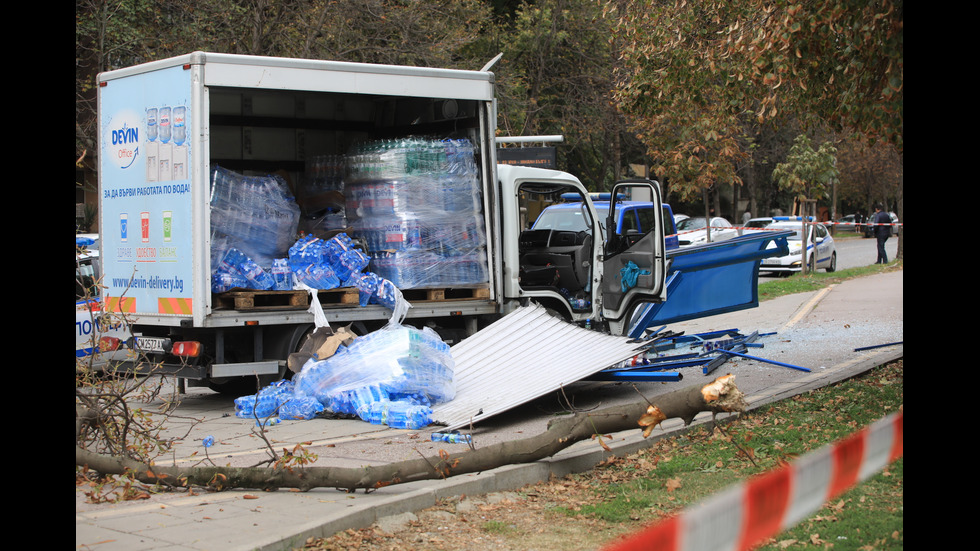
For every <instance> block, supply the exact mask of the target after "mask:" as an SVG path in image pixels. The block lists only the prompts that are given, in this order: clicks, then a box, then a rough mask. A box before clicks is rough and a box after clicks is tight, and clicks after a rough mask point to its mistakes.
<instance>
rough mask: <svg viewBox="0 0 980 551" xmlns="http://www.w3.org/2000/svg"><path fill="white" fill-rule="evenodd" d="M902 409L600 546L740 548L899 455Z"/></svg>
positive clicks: (667, 550)
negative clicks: (692, 505) (624, 536)
mask: <svg viewBox="0 0 980 551" xmlns="http://www.w3.org/2000/svg"><path fill="white" fill-rule="evenodd" d="M902 425H903V414H902V413H901V412H899V413H897V414H893V415H890V416H888V417H885V418H884V419H880V420H878V421H876V422H875V423H873V424H871V425H870V426H868V427H865V428H864V429H862V430H860V431H858V432H856V433H854V434H852V435H850V436H848V437H847V438H844V439H842V440H839V441H838V442H836V443H834V444H831V445H829V446H825V447H823V448H820V449H819V450H816V451H814V452H812V453H809V454H807V455H804V456H803V457H801V458H799V459H797V460H796V461H795V462H793V463H792V464H789V465H784V466H782V467H779V468H777V469H775V470H772V471H769V472H768V473H765V474H762V475H759V476H757V477H754V478H751V479H749V480H747V481H745V482H742V483H740V484H738V485H736V486H734V487H732V488H729V489H727V490H725V491H723V492H721V493H719V494H715V495H714V496H712V497H711V498H709V499H708V500H706V501H704V502H702V503H700V504H698V505H697V506H695V507H693V508H691V509H687V510H685V511H683V512H682V513H681V514H679V515H676V516H674V517H671V518H669V519H666V520H663V521H661V522H659V523H657V524H655V525H653V526H651V527H649V528H647V529H645V530H643V531H641V532H638V533H636V534H634V535H632V536H629V537H628V538H627V539H625V540H621V541H618V542H616V543H614V544H612V545H610V546H609V547H607V548H606V551H634V550H636V551H638V550H645V551H650V550H655V551H717V550H732V551H743V550H747V549H751V548H752V546H753V545H756V544H758V543H759V542H761V541H763V540H765V539H766V538H769V537H772V536H775V535H776V534H779V533H780V532H782V531H784V530H786V529H788V528H790V527H792V526H793V525H794V524H796V523H798V522H800V521H801V520H804V519H806V518H807V517H808V516H810V515H811V514H813V513H814V512H816V511H818V510H819V509H820V507H821V506H823V504H824V503H825V502H827V501H829V500H831V499H833V498H834V497H836V496H838V495H840V494H841V493H842V492H844V491H845V490H847V489H848V488H850V487H851V486H853V485H854V484H856V483H857V482H860V481H863V480H865V479H867V478H870V477H871V476H872V475H874V474H875V473H877V472H878V471H880V470H881V469H883V468H884V467H885V466H887V465H888V464H889V463H891V462H892V461H894V460H896V459H898V458H899V457H901V456H902V446H903V437H902V434H903V428H902Z"/></svg>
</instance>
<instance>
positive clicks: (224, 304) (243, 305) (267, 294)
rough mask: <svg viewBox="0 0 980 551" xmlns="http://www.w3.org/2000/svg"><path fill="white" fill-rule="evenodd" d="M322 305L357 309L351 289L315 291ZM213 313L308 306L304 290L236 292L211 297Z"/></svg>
mask: <svg viewBox="0 0 980 551" xmlns="http://www.w3.org/2000/svg"><path fill="white" fill-rule="evenodd" d="M316 296H317V299H318V300H319V301H320V304H321V305H322V306H330V305H334V306H357V305H358V292H357V289H356V288H354V287H341V288H338V289H326V290H319V291H317V294H316ZM211 304H212V305H213V306H214V309H216V310H251V311H258V310H305V309H306V308H309V306H310V294H309V293H308V292H307V291H303V290H297V291H258V290H254V289H238V290H232V291H226V292H224V293H219V294H214V295H212V301H211Z"/></svg>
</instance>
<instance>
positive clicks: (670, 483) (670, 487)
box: [665, 478, 681, 493]
mask: <svg viewBox="0 0 980 551" xmlns="http://www.w3.org/2000/svg"><path fill="white" fill-rule="evenodd" d="M665 487H666V488H667V492H668V493H670V492H673V491H674V490H676V489H678V488H680V487H681V479H680V478H669V479H667V484H666V485H665Z"/></svg>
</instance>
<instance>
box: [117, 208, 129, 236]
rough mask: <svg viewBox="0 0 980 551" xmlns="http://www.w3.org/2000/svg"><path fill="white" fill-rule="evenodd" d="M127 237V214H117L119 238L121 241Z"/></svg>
mask: <svg viewBox="0 0 980 551" xmlns="http://www.w3.org/2000/svg"><path fill="white" fill-rule="evenodd" d="M127 239H129V214H127V213H125V212H124V213H121V214H120V215H119V240H120V241H122V242H123V243H125V242H126V240H127Z"/></svg>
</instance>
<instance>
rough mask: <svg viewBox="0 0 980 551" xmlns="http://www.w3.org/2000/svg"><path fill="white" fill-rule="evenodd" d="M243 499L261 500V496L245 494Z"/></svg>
mask: <svg viewBox="0 0 980 551" xmlns="http://www.w3.org/2000/svg"><path fill="white" fill-rule="evenodd" d="M242 499H259V496H257V495H253V494H245V495H243V496H242Z"/></svg>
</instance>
